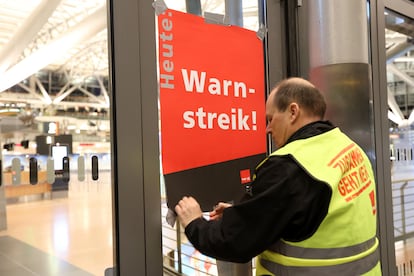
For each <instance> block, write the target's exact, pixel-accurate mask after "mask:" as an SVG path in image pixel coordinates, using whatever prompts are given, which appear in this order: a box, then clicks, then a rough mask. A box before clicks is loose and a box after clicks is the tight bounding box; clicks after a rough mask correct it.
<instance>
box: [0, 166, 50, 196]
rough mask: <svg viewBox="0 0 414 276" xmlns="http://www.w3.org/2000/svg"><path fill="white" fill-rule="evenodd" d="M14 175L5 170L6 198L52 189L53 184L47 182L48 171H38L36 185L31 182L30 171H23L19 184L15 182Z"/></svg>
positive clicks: (48, 191) (43, 192)
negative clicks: (13, 180)
mask: <svg viewBox="0 0 414 276" xmlns="http://www.w3.org/2000/svg"><path fill="white" fill-rule="evenodd" d="M12 177H13V175H12V172H3V185H4V186H5V195H6V198H14V197H21V196H28V195H37V194H45V193H50V192H51V190H52V184H51V183H47V172H46V171H38V176H37V177H38V183H37V184H34V185H32V184H30V178H29V177H30V173H29V172H28V171H22V172H21V175H20V177H21V181H20V183H19V184H13V182H12Z"/></svg>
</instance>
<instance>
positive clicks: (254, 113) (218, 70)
mask: <svg viewBox="0 0 414 276" xmlns="http://www.w3.org/2000/svg"><path fill="white" fill-rule="evenodd" d="M158 30H159V36H158V39H159V70H160V71H159V87H160V105H161V148H162V150H161V151H162V166H163V173H164V174H170V173H174V172H179V171H183V170H188V169H193V168H198V167H202V166H207V165H210V164H216V163H220V162H226V161H229V160H235V159H239V158H243V157H246V156H252V155H257V154H261V153H265V152H266V135H265V88H264V59H263V45H262V41H261V40H260V39H259V38H258V37H257V35H256V33H255V32H253V31H250V30H246V29H243V28H240V27H237V26H223V25H216V24H209V23H206V22H205V21H204V19H203V18H201V17H198V16H194V15H191V14H187V13H182V12H178V11H174V10H166V11H165V12H164V13H163V14H161V15H159V16H158Z"/></svg>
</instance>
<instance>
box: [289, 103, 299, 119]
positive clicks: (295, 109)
mask: <svg viewBox="0 0 414 276" xmlns="http://www.w3.org/2000/svg"><path fill="white" fill-rule="evenodd" d="M299 113H300V108H299V105H298V104H297V103H291V104H290V105H289V114H290V120H291V121H292V122H295V121H296V119H297V118H298V117H299Z"/></svg>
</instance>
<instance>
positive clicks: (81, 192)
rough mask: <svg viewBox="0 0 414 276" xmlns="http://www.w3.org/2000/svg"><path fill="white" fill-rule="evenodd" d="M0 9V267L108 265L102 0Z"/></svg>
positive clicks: (1, 271) (101, 270)
mask: <svg viewBox="0 0 414 276" xmlns="http://www.w3.org/2000/svg"><path fill="white" fill-rule="evenodd" d="M0 17H1V18H2V20H7V22H3V21H2V22H3V23H5V24H7V26H10V27H9V28H8V27H7V28H2V30H1V32H0V33H1V37H2V39H1V40H0V50H2V51H3V52H2V53H3V54H5V55H6V56H7V57H8V58H9V59H8V60H7V59H4V58H2V59H1V60H2V61H1V62H0V63H1V64H0V67H1V69H0V70H2V72H1V73H0V75H2V76H6V77H7V78H4V79H3V78H2V85H3V86H2V87H1V91H0V92H1V93H0V143H1V149H2V153H1V162H2V166H1V167H2V171H1V178H2V182H1V186H0V263H1V266H0V275H104V274H105V273H110V272H111V271H112V270H111V268H112V267H113V266H114V264H113V228H112V227H113V226H112V225H113V218H112V180H111V179H112V178H111V173H112V172H111V146H110V143H111V129H110V117H109V108H110V101H109V98H110V97H109V91H108V51H107V31H106V22H107V9H106V1H104V0H93V1H12V2H10V1H9V2H4V1H2V2H1V3H0ZM4 80H7V83H6V82H5V81H4ZM105 275H106V274H105ZM108 275H109V274H108Z"/></svg>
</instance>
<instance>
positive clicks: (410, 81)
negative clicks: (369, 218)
mask: <svg viewBox="0 0 414 276" xmlns="http://www.w3.org/2000/svg"><path fill="white" fill-rule="evenodd" d="M385 26H386V30H385V35H386V37H385V40H386V58H387V89H388V119H389V133H390V159H391V180H392V202H393V215H394V236H395V253H396V264H397V267H398V272H399V275H410V274H412V273H413V272H414V269H413V266H412V262H413V259H414V251H413V245H414V243H413V240H412V238H413V237H414V208H413V207H414V160H413V144H414V125H413V123H414V112H413V110H414V44H413V41H414V37H413V35H414V21H413V20H412V19H410V18H407V17H405V16H403V15H401V14H398V13H395V12H393V11H391V10H386V11H385Z"/></svg>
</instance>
